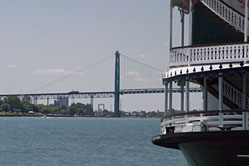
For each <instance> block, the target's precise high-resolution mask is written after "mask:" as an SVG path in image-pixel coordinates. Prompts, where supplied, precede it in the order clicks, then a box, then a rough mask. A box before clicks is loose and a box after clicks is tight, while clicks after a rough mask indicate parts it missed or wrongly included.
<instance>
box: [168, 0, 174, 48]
mask: <svg viewBox="0 0 249 166" xmlns="http://www.w3.org/2000/svg"><path fill="white" fill-rule="evenodd" d="M169 26H170V27H169V29H170V32H169V49H171V48H172V35H173V34H172V33H173V5H172V1H171V0H170V23H169Z"/></svg>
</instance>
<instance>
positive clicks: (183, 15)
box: [180, 9, 185, 47]
mask: <svg viewBox="0 0 249 166" xmlns="http://www.w3.org/2000/svg"><path fill="white" fill-rule="evenodd" d="M180 13H181V22H182V39H181V40H182V47H184V23H185V13H184V10H183V9H181V10H180Z"/></svg>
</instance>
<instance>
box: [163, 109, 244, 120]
mask: <svg viewBox="0 0 249 166" xmlns="http://www.w3.org/2000/svg"><path fill="white" fill-rule="evenodd" d="M243 112H249V110H247V109H246V110H243V109H237V110H210V111H192V112H185V113H175V114H171V115H166V116H164V117H163V119H166V118H172V117H176V116H185V115H196V114H204V116H205V114H214V113H243Z"/></svg>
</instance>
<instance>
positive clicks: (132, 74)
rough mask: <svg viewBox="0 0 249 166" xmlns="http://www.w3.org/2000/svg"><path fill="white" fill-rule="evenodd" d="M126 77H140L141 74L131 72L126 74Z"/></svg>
mask: <svg viewBox="0 0 249 166" xmlns="http://www.w3.org/2000/svg"><path fill="white" fill-rule="evenodd" d="M126 75H128V76H138V75H139V73H138V72H135V71H129V72H127V73H126Z"/></svg>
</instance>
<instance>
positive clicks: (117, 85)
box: [114, 51, 120, 117]
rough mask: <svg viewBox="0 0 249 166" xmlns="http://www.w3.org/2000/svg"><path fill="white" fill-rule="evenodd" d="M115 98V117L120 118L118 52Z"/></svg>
mask: <svg viewBox="0 0 249 166" xmlns="http://www.w3.org/2000/svg"><path fill="white" fill-rule="evenodd" d="M114 86H115V87H114V88H115V92H114V93H115V96H114V115H115V117H120V112H119V101H120V100H119V98H120V53H119V52H118V51H116V53H115V83H114Z"/></svg>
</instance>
